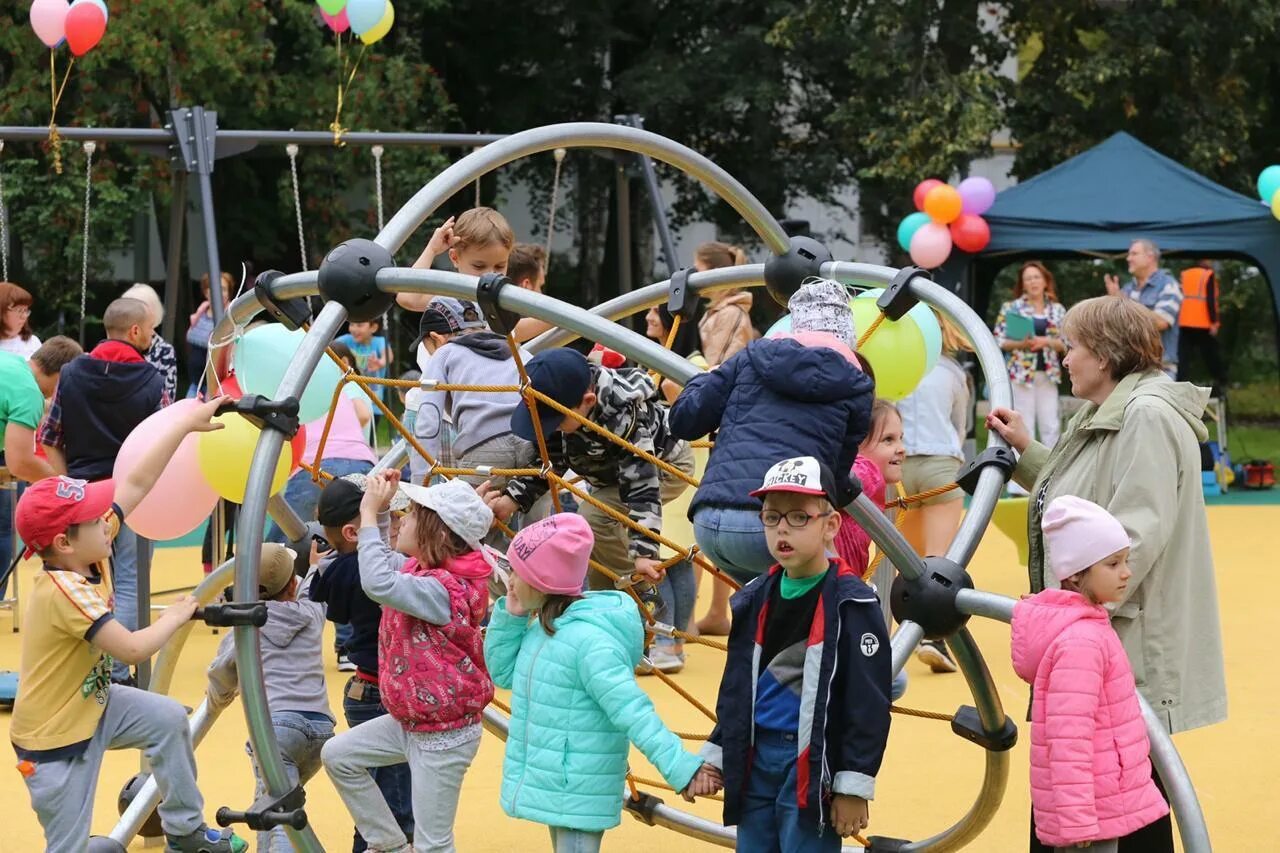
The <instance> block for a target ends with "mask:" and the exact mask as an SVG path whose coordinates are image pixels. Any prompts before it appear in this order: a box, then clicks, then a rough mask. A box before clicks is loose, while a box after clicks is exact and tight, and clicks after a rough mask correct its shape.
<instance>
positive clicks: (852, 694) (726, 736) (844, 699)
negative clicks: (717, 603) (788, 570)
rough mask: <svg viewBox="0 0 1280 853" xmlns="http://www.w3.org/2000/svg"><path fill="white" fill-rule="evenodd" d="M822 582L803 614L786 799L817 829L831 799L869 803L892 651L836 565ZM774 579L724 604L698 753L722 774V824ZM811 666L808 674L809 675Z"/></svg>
mask: <svg viewBox="0 0 1280 853" xmlns="http://www.w3.org/2000/svg"><path fill="white" fill-rule="evenodd" d="M831 565H832V566H833V567H835V569H836V570H835V571H832V572H828V574H827V578H826V580H824V581H823V583H822V597H821V599H820V600H819V602H818V606H817V608H816V610H815V611H814V614H813V627H812V629H811V630H810V632H809V640H808V649H807V651H806V654H805V677H804V683H803V686H802V688H801V697H800V706H801V716H800V725H799V730H798V731H797V732H796V798H797V800H798V806H799V808H800V812H801V818H802V819H804V820H812V821H815V822H816V823H817V824H818V826H819V828H821V827H822V825H823V824H824V823H825V822H826V818H827V807H828V801H829V800H830V798H831V795H832V794H848V795H850V796H856V797H862V798H863V799H865V800H870V799H872V798H873V797H874V796H875V777H876V774H877V773H878V772H880V761H881V759H882V758H883V757H884V750H885V745H886V744H887V743H888V740H889V690H890V684H891V682H892V680H893V674H892V673H893V668H892V665H891V660H892V653H891V651H890V648H889V634H888V631H887V630H886V628H885V624H884V615H883V613H882V612H881V610H880V602H879V599H877V598H876V594H875V592H873V591H872V589H871V588H870V587H869V586H867V585H866V584H865V583H863V582H862V580H861V579H860V578H859V577H858V575H857V573H856V572H855V571H854V570H853V568H852V567H851V566H850V565H849V564H848V563H846V562H844V561H843V560H840V559H834V560H832V561H831ZM781 577H782V567H781V566H777V565H775V566H774V567H773V568H772V569H770V570H769V572H768V574H764V575H761V576H760V577H758V578H756V579H755V580H753V581H751V583H749V584H747V585H746V586H744V587H743V588H742V589H740V590H738V592H736V593H735V594H734V596H733V598H731V599H730V600H729V605H730V607H731V608H732V610H733V626H732V628H731V629H730V630H729V658H728V661H727V662H726V664H725V669H724V676H723V677H722V679H721V681H720V695H719V697H718V698H717V699H716V716H717V717H718V719H719V722H717V723H716V727H715V729H714V730H713V731H712V732H711V736H710V737H709V738H708V740H707V743H706V745H705V746H704V747H703V748H702V753H701V756H702V758H703V759H704V760H705V761H707V762H708V763H710V764H712V765H713V766H716V767H719V768H720V769H721V771H722V772H723V774H724V822H725V825H726V826H732V825H735V824H737V823H738V822H739V820H740V818H741V816H742V796H743V793H744V792H745V790H746V782H747V774H748V772H749V768H750V766H751V753H752V747H753V744H754V743H755V708H754V707H753V706H752V697H753V696H755V695H756V692H755V691H756V682H757V680H758V679H759V677H760V673H759V672H758V671H755V670H754V665H755V663H756V661H757V660H759V656H760V655H761V653H762V650H763V645H764V633H765V628H766V626H767V625H768V622H769V612H768V603H769V597H770V594H771V592H772V590H773V587H774V586H775V585H776V584H777V583H778V582H779V580H780V578H781ZM815 659H816V662H817V671H816V676H815V677H813V678H811V677H810V674H809V670H810V661H811V660H815Z"/></svg>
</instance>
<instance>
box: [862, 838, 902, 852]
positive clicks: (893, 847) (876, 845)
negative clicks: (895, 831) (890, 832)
mask: <svg viewBox="0 0 1280 853" xmlns="http://www.w3.org/2000/svg"><path fill="white" fill-rule="evenodd" d="M910 844H911V842H910V841H908V840H907V839H905V838H886V837H884V836H883V835H873V836H871V837H870V838H868V839H867V845H868V846H867V853H898V851H900V850H906V849H907V847H908V845H910Z"/></svg>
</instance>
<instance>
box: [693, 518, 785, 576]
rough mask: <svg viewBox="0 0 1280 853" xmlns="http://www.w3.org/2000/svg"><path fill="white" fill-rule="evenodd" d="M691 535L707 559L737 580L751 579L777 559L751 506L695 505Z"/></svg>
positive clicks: (766, 569)
mask: <svg viewBox="0 0 1280 853" xmlns="http://www.w3.org/2000/svg"><path fill="white" fill-rule="evenodd" d="M693 538H694V539H696V540H697V541H698V547H699V548H701V549H702V552H703V553H704V554H706V555H707V559H709V560H710V561H711V562H713V563H715V564H716V568H718V569H720V570H722V571H724V572H727V573H728V574H729V576H730V577H732V578H733V579H734V580H736V581H737V582H738V583H743V584H745V583H748V582H749V581H752V580H754V579H755V578H757V577H759V576H760V575H762V574H764V573H765V572H767V571H769V568H770V567H771V566H772V565H773V564H774V563H776V562H777V560H775V559H773V555H771V554H770V553H769V546H768V544H767V543H766V542H765V538H764V525H763V524H761V523H760V515H759V513H757V512H755V511H754V510H749V509H727V508H723V507H714V506H703V507H699V508H698V510H697V511H696V512H695V513H694V514H693Z"/></svg>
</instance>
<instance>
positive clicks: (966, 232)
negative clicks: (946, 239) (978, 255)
mask: <svg viewBox="0 0 1280 853" xmlns="http://www.w3.org/2000/svg"><path fill="white" fill-rule="evenodd" d="M950 227H951V242H952V243H954V244H955V246H956V248H957V249H959V250H960V251H962V252H981V251H982V250H983V249H985V248H987V244H988V243H990V242H991V228H990V226H988V225H987V220H985V219H983V218H982V217H981V216H978V215H977V214H976V213H962V214H960V216H959V218H957V219H956V220H955V221H954V222H952V223H951V226H950Z"/></svg>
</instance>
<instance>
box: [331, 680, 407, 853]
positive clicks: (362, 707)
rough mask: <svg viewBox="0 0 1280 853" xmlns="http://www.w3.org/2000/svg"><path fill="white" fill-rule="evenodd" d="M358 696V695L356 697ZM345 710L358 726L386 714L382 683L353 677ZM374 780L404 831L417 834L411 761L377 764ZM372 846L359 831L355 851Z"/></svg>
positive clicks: (344, 696) (346, 692)
mask: <svg viewBox="0 0 1280 853" xmlns="http://www.w3.org/2000/svg"><path fill="white" fill-rule="evenodd" d="M353 697H358V698H353ZM342 713H343V715H344V716H346V718H347V725H348V726H351V727H353V728H354V727H355V726H358V725H360V724H361V723H367V722H368V721H369V720H372V719H375V718H377V717H382V716H385V715H386V713H387V709H386V708H384V707H382V694H381V693H379V692H378V687H377V685H375V684H371V683H369V682H367V681H365V680H363V679H360V678H355V677H352V679H351V680H350V681H348V682H347V688H346V690H344V691H343V694H342ZM369 775H370V776H372V777H373V782H374V784H375V785H377V786H378V790H379V791H381V792H382V796H383V797H385V798H386V800H387V807H388V808H390V809H391V813H392V814H393V815H395V817H396V823H398V824H400V829H401V830H402V831H403V832H404V837H405V838H413V797H412V792H411V789H410V782H409V779H410V776H409V765H408V764H391V765H388V766H386V767H374V768H373V769H371V770H370V771H369ZM367 849H369V848H368V845H366V844H365V843H364V839H363V838H361V837H360V833H359V832H358V831H357V832H356V833H355V838H354V841H353V843H352V845H351V851H352V853H364V851H365V850H367Z"/></svg>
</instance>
